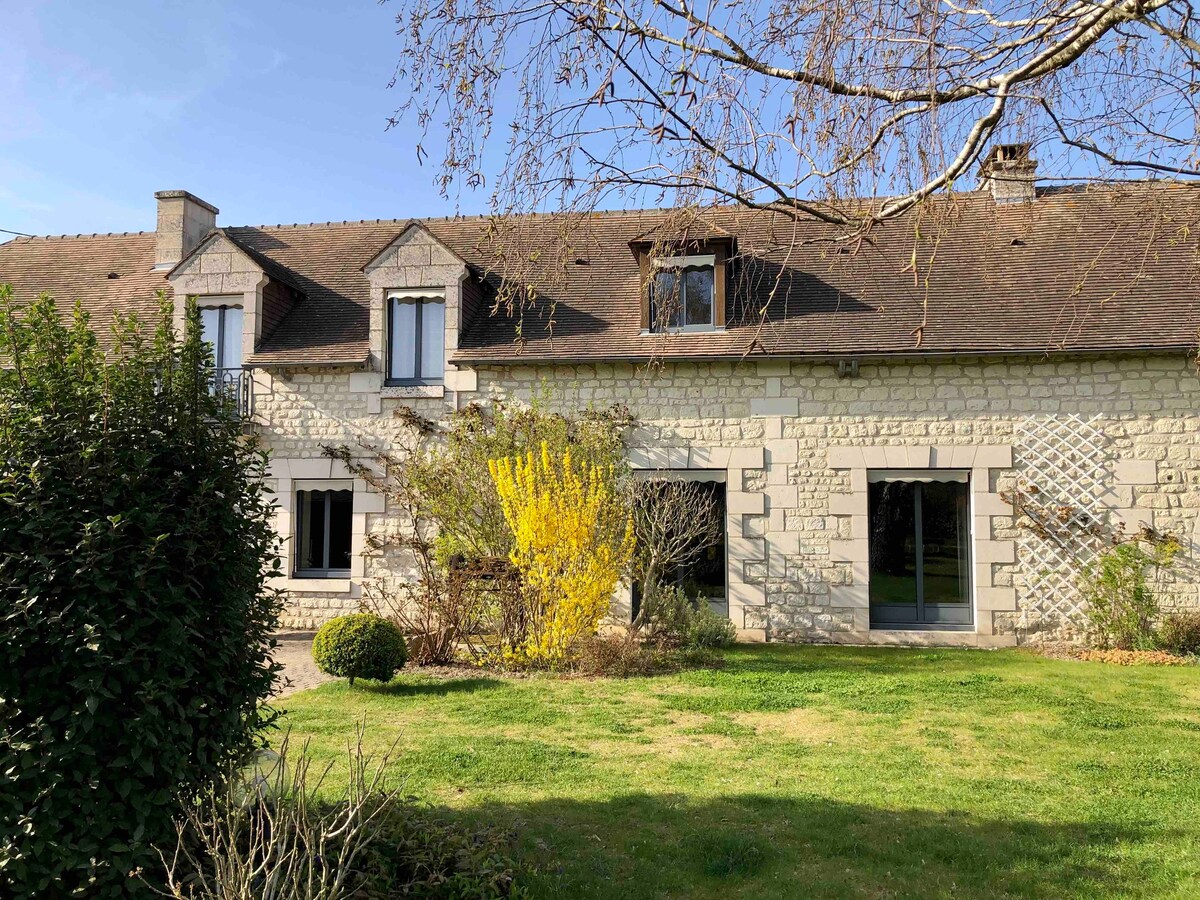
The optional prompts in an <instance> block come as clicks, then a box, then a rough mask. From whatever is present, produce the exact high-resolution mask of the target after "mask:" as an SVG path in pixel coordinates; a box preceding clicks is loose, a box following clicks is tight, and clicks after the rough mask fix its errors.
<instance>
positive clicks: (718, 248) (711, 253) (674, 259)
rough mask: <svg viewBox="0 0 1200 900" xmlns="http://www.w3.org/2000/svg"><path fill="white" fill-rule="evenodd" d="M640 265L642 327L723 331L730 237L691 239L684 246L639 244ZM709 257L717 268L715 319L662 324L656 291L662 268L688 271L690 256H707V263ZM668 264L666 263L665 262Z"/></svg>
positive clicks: (645, 329) (660, 331)
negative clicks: (704, 322)
mask: <svg viewBox="0 0 1200 900" xmlns="http://www.w3.org/2000/svg"><path fill="white" fill-rule="evenodd" d="M636 252H637V254H638V267H639V269H640V271H641V292H640V293H641V330H642V331H643V332H653V333H656V334H663V333H665V334H673V333H678V332H681V331H682V332H705V331H720V330H723V329H724V328H725V323H726V310H727V304H726V294H727V284H728V269H729V243H728V242H727V241H704V242H691V243H688V244H686V245H684V246H676V247H671V246H667V247H665V248H664V247H662V246H661V245H657V246H654V245H649V244H643V245H641V246H639V247H637V248H636ZM707 257H711V266H712V272H713V287H712V322H711V324H708V325H700V326H697V325H687V324H685V325H683V326H671V327H666V328H663V327H662V323H659V322H655V321H654V314H653V305H654V304H653V293H654V284H655V282H656V280H657V275H658V272H659V271H660V270H662V269H664V268H666V269H671V270H675V271H680V272H683V271H686V270H687V269H689V268H696V267H695V266H689V265H688V261H689V260H693V259H695V260H700V259H703V260H704V264H705V266H706V267H707V265H708V264H709V261H708V259H706V258H707ZM664 264H665V265H664Z"/></svg>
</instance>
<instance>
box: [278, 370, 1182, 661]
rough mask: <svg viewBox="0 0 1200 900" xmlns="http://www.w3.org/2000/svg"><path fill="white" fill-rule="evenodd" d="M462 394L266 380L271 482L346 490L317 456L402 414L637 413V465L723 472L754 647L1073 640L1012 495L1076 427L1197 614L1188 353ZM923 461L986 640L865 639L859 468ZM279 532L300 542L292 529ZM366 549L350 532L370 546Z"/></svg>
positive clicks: (561, 373) (737, 610) (601, 377)
mask: <svg viewBox="0 0 1200 900" xmlns="http://www.w3.org/2000/svg"><path fill="white" fill-rule="evenodd" d="M468 376H469V377H468ZM449 382H450V383H449V384H448V385H447V389H446V391H445V392H444V396H442V397H427V398H407V399H406V398H400V397H389V396H387V393H386V390H381V387H380V379H378V377H377V376H365V375H364V373H360V372H349V371H337V370H321V369H311V370H298V371H290V372H273V373H269V374H263V373H260V375H259V377H258V378H256V385H257V387H256V390H257V396H256V418H257V419H258V420H259V422H260V425H259V432H260V433H261V435H262V437H263V440H264V442H265V445H266V446H267V448H268V449H269V450H270V451H271V452H272V454H273V459H274V464H275V469H274V471H273V476H274V477H275V485H274V487H275V488H276V489H277V490H278V491H280V492H281V493H283V494H285V495H286V494H290V492H291V489H292V481H293V480H294V479H296V478H298V477H300V476H298V475H295V474H293V473H296V472H300V473H309V472H311V473H316V472H317V470H320V472H321V474H320V475H319V476H318V475H317V474H306V475H304V476H303V477H306V478H312V477H323V478H327V477H331V476H332V477H337V474H338V473H336V472H332V471H331V470H330V469H329V463H328V461H325V465H324V468H322V466H321V464H320V463H316V461H317V460H320V458H321V447H322V446H323V445H327V444H350V445H355V444H357V443H362V442H369V443H373V444H377V445H383V446H386V445H387V444H388V443H389V442H390V441H391V440H392V439H393V437H394V436H395V435H396V434H397V432H398V431H399V429H401V428H402V427H403V426H402V424H401V423H400V421H399V420H397V419H396V418H395V417H394V415H393V414H394V412H395V410H396V409H397V408H398V407H400V406H401V405H407V406H411V407H412V408H414V409H415V410H416V411H417V412H419V413H421V414H422V415H424V416H427V417H430V418H434V419H438V418H440V417H442V416H444V415H445V414H447V413H448V412H449V411H450V410H451V409H453V408H455V406H462V405H465V404H466V403H468V402H470V401H472V400H480V399H486V398H488V397H506V398H518V399H525V400H528V399H529V398H530V397H532V396H533V395H534V394H535V393H536V394H538V395H539V396H540V397H542V398H543V399H544V400H545V401H546V402H547V403H548V404H549V405H550V406H560V407H562V408H569V409H578V408H580V407H583V406H587V405H589V404H594V405H597V406H607V405H609V404H612V403H624V404H627V405H628V406H629V407H630V409H631V411H632V413H633V415H634V416H635V417H636V418H637V419H638V420H639V423H640V424H639V426H638V427H637V429H636V430H635V431H634V433H633V435H632V445H633V448H634V449H633V451H632V456H633V462H634V464H635V465H637V466H641V467H672V468H717V469H722V470H724V471H725V473H726V478H727V485H728V491H729V494H728V499H729V513H730V515H729V535H728V537H729V572H728V586H729V600H730V603H729V608H730V617H731V618H732V619H733V620H734V623H735V625H736V626H737V627H738V628H739V629H741V630H742V634H743V637H744V638H746V639H758V640H761V639H767V640H784V641H805V640H815V641H855V642H860V641H887V640H920V641H925V642H931V643H956V644H972V645H981V646H993V645H1004V644H1012V643H1019V642H1026V641H1037V640H1042V639H1070V638H1074V637H1078V635H1079V628H1078V626H1079V620H1078V616H1077V615H1075V616H1073V617H1072V616H1064V615H1062V614H1061V613H1060V612H1058V611H1056V610H1055V606H1056V605H1059V604H1058V601H1059V599H1060V598H1058V597H1047V596H1044V593H1039V592H1038V591H1036V590H1033V589H1031V588H1030V587H1029V585H1030V584H1031V583H1033V582H1036V581H1037V580H1038V578H1037V577H1036V575H1037V574H1038V571H1039V569H1040V568H1044V566H1045V560H1044V558H1042V556H1041V555H1040V554H1037V553H1033V552H1031V551H1030V550H1029V548H1028V547H1026V546H1024V545H1023V543H1022V540H1021V538H1022V533H1021V532H1020V530H1019V529H1017V528H1015V527H1014V524H1013V520H1012V516H1011V509H1010V508H1009V507H1008V506H1007V504H1006V503H1005V502H1004V500H1003V498H1002V497H1001V494H1002V493H1003V492H1005V491H1007V490H1009V489H1010V488H1011V487H1012V486H1013V484H1014V483H1015V482H1016V480H1017V479H1018V478H1019V477H1022V475H1023V473H1027V472H1028V471H1029V470H1030V469H1031V467H1033V466H1036V465H1039V464H1040V463H1039V462H1038V460H1037V459H1036V458H1035V456H1034V454H1033V452H1032V450H1031V448H1029V447H1027V446H1026V445H1025V443H1023V441H1024V438H1023V437H1022V434H1023V433H1024V431H1025V430H1026V429H1027V428H1028V427H1029V426H1030V425H1031V424H1033V425H1038V424H1046V423H1051V424H1053V423H1067V424H1068V425H1069V423H1070V422H1071V421H1072V420H1071V419H1069V418H1068V417H1070V416H1078V417H1080V420H1081V421H1083V422H1086V423H1088V427H1091V428H1095V429H1096V430H1097V431H1098V432H1099V433H1100V434H1102V435H1103V439H1104V447H1103V449H1102V454H1101V455H1102V456H1103V457H1104V458H1103V460H1097V465H1099V466H1100V468H1101V469H1102V470H1103V472H1104V473H1105V475H1104V477H1105V479H1106V484H1107V489H1106V490H1107V493H1106V495H1105V497H1104V500H1103V503H1104V506H1105V508H1106V509H1107V510H1109V511H1111V514H1112V515H1113V516H1114V517H1115V518H1120V519H1121V520H1122V521H1125V522H1127V524H1128V526H1129V527H1130V528H1131V529H1136V527H1137V526H1138V525H1139V524H1140V523H1141V522H1145V523H1146V524H1152V525H1154V526H1155V527H1157V528H1159V529H1162V530H1166V531H1170V532H1173V533H1175V534H1176V535H1177V536H1178V537H1180V538H1181V539H1182V541H1183V543H1184V547H1185V551H1184V554H1183V559H1182V561H1181V563H1180V564H1179V565H1178V566H1177V568H1176V569H1175V570H1173V571H1172V572H1171V573H1169V574H1168V576H1167V582H1166V583H1164V584H1162V585H1160V592H1161V595H1162V599H1163V602H1164V605H1166V606H1170V605H1186V606H1198V605H1200V594H1198V592H1197V583H1196V578H1195V573H1194V570H1193V562H1192V561H1193V560H1194V559H1196V558H1197V557H1198V554H1200V551H1198V550H1197V547H1196V541H1197V539H1200V531H1198V526H1200V518H1198V515H1200V418H1198V417H1197V415H1196V412H1195V410H1194V401H1195V397H1196V396H1197V390H1198V389H1200V379H1198V378H1197V375H1196V372H1195V369H1194V365H1193V362H1192V361H1191V360H1190V359H1188V358H1186V357H1185V356H1183V355H1182V354H1181V355H1178V356H1171V357H1166V356H1163V357H1127V358H1120V359H1064V360H1054V361H1048V360H1045V359H996V360H992V359H987V360H984V359H959V360H947V361H939V362H931V361H899V362H882V363H875V362H865V361H864V362H862V363H861V364H860V366H859V374H858V376H857V377H854V378H845V379H842V378H839V377H838V376H837V371H836V369H835V367H833V366H831V365H822V364H810V363H801V362H796V363H791V362H787V361H775V360H772V361H766V362H746V363H711V364H693V363H681V364H665V365H663V366H662V367H660V368H656V369H652V370H644V369H639V368H635V367H633V366H630V365H625V364H613V365H580V366H518V367H514V368H482V369H480V370H478V372H471V371H469V370H467V371H460V372H459V373H458V374H457V375H456V377H453V378H451V379H449ZM452 385H453V387H452ZM467 388H477V389H476V390H467ZM314 463H316V465H314ZM928 466H949V467H951V468H956V469H965V470H968V471H970V472H971V475H972V502H973V524H974V537H973V562H974V565H975V570H974V571H975V594H976V596H975V605H976V606H975V622H976V626H975V630H974V631H973V632H970V633H962V632H905V633H889V632H880V631H871V630H869V629H868V627H867V608H866V584H865V578H866V566H865V547H866V534H865V530H864V528H865V499H863V492H865V473H866V472H867V471H868V470H869V469H870V468H877V467H885V468H912V467H928ZM326 471H329V472H330V474H324V473H325V472H326ZM363 488H364V486H362V485H361V483H360V484H359V485H356V494H355V511H356V522H357V521H359V516H358V515H357V514H361V515H362V519H361V522H362V524H361V526H356V531H358V530H359V528H361V530H362V531H363V532H364V535H365V534H370V533H371V532H372V531H377V530H383V529H385V528H387V527H388V524H389V518H388V514H387V512H386V510H385V509H384V508H383V504H382V498H380V497H378V496H368V495H367V492H366V491H365V490H364V489H363ZM360 493H362V494H363V497H362V505H361V506H360V497H359V494H360ZM280 528H281V531H282V532H283V533H284V536H285V538H286V537H290V533H289V532H290V520H289V518H288V517H287V516H286V515H281V517H280ZM364 535H358V534H356V537H355V540H356V550H360V549H362V548H363V547H364V546H365V544H366V541H365V539H364ZM401 576H402V572H401V570H400V569H399V567H398V566H397V564H396V561H395V560H388V559H377V558H368V559H366V560H365V561H364V563H363V565H362V568H361V572H360V571H359V569H358V566H356V572H355V573H354V577H352V578H351V580H350V583H349V585H343V584H338V585H337V587H338V588H339V590H337V591H334V592H318V591H314V590H312V587H313V585H312V584H311V583H309V582H306V583H304V584H303V585H299V584H296V585H288V584H285V585H284V586H285V587H288V588H289V590H290V593H291V603H290V606H289V624H293V625H301V626H308V625H312V624H315V623H317V622H319V621H321V620H323V619H325V618H328V617H330V616H333V615H336V614H339V613H340V612H343V611H348V610H353V609H355V608H357V606H358V603H359V599H360V597H361V595H362V589H363V586H364V584H369V583H370V581H371V580H372V579H376V578H388V577H401ZM343 588H348V589H343Z"/></svg>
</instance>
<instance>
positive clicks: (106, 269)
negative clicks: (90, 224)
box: [0, 231, 169, 338]
mask: <svg viewBox="0 0 1200 900" xmlns="http://www.w3.org/2000/svg"><path fill="white" fill-rule="evenodd" d="M154 240H155V238H154V232H140V231H139V232H129V233H126V234H78V235H73V236H72V235H63V236H62V237H45V238H43V237H37V238H25V237H21V238H16V239H15V240H12V241H8V242H7V243H4V244H0V283H6V284H11V285H12V286H13V291H14V294H15V296H16V299H17V301H18V302H19V303H22V304H25V303H29V302H30V301H32V300H33V299H34V298H35V297H37V295H38V294H40V293H41V292H43V291H46V292H49V293H50V294H51V295H52V296H53V297H54V298H55V299H56V300H57V301H58V303H59V308H60V309H62V310H63V311H66V309H67V304H70V303H73V302H74V301H75V300H77V299H78V300H81V301H83V305H84V307H85V308H86V309H87V310H88V311H89V312H90V313H91V314H92V324H93V326H94V327H96V329H97V331H98V332H99V334H100V335H101V337H102V338H103V337H106V336H107V334H108V331H109V328H108V326H109V325H110V324H111V323H112V319H113V313H115V312H121V313H126V314H128V313H131V312H136V313H137V314H138V315H139V316H143V317H148V318H153V317H155V316H156V315H157V314H158V299H157V297H156V292H157V291H159V290H163V289H166V288H168V287H169V285H168V284H167V280H166V278H165V277H164V273H163V272H152V271H151V269H152V268H153V267H154ZM110 274H115V275H116V276H117V277H116V278H111V277H109V276H110Z"/></svg>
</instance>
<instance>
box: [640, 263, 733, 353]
mask: <svg viewBox="0 0 1200 900" xmlns="http://www.w3.org/2000/svg"><path fill="white" fill-rule="evenodd" d="M689 269H708V270H709V271H710V272H711V273H712V278H711V280H710V284H711V285H712V287H711V290H710V293H709V296H708V322H706V323H704V324H700V325H696V324H690V323H688V324H683V325H671V324H669V323H664V322H659V321H658V309H657V303H656V301H655V294H656V293H657V290H656V288H657V287H658V279H659V276H660V275H662V274H664V273H670V274H673V275H675V278H676V283H677V284H678V285H679V289H680V290H679V309H680V312H681V315H682V317H683V318H686V317H687V279H686V278H685V277H684V273H685V272H687V271H688V270H689ZM649 290H650V308H649V329H648V330H649V331H650V332H651V333H654V334H680V333H688V332H704V331H716V330H717V263H716V257H715V255H712V254H703V255H697V256H677V257H669V258H666V259H659V260H655V262H654V269H653V271H652V272H651V275H650V286H649Z"/></svg>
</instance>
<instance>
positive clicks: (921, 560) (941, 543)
mask: <svg viewBox="0 0 1200 900" xmlns="http://www.w3.org/2000/svg"><path fill="white" fill-rule="evenodd" d="M867 481H868V484H867V503H868V508H867V527H868V531H869V539H868V558H869V560H870V563H869V582H870V601H871V624H872V625H873V626H877V625H883V626H887V625H892V626H895V625H903V626H913V625H915V626H918V627H919V626H931V625H937V626H939V627H944V626H951V627H952V626H956V625H970V624H971V621H972V618H971V567H970V557H971V554H970V541H971V537H970V534H971V531H970V521H971V519H970V515H971V512H970V508H971V507H970V498H969V485H968V480H967V473H965V472H950V471H942V470H908V471H892V472H887V471H881V472H869V473H868V475H867Z"/></svg>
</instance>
